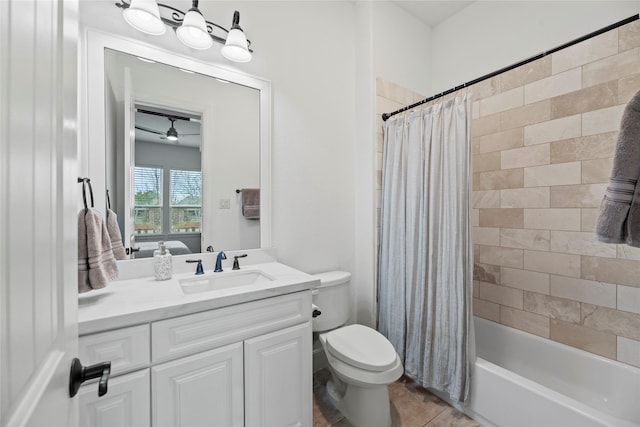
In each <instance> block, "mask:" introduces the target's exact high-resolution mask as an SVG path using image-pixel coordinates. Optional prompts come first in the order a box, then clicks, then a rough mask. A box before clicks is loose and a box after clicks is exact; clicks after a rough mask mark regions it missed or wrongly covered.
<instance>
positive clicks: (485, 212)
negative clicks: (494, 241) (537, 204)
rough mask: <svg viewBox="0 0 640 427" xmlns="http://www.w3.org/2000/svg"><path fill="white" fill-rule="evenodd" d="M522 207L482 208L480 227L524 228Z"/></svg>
mask: <svg viewBox="0 0 640 427" xmlns="http://www.w3.org/2000/svg"><path fill="white" fill-rule="evenodd" d="M523 224H524V219H523V210H522V209H480V227H505V228H523Z"/></svg>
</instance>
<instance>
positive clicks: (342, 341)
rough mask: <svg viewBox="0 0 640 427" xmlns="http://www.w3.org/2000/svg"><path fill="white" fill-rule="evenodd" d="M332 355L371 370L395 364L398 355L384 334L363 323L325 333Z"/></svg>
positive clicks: (382, 368)
mask: <svg viewBox="0 0 640 427" xmlns="http://www.w3.org/2000/svg"><path fill="white" fill-rule="evenodd" d="M325 339H326V346H327V349H328V350H329V353H331V355H332V356H334V357H335V358H337V359H339V360H341V361H342V362H344V363H346V364H348V365H351V366H354V367H357V368H360V369H364V370H367V371H372V372H383V371H387V370H389V369H391V368H393V367H394V366H396V364H397V359H398V355H397V353H396V350H395V349H394V348H393V345H391V343H390V342H389V340H387V339H386V338H385V337H384V335H382V334H381V333H380V332H378V331H376V330H375V329H372V328H369V327H367V326H364V325H349V326H343V327H342V328H338V329H336V330H334V331H331V332H328V333H326V334H325Z"/></svg>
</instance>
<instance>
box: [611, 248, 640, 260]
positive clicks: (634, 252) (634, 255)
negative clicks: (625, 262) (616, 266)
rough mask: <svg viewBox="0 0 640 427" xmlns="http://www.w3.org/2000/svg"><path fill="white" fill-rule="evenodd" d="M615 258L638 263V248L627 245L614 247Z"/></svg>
mask: <svg viewBox="0 0 640 427" xmlns="http://www.w3.org/2000/svg"><path fill="white" fill-rule="evenodd" d="M616 258H620V259H632V260H636V261H640V248H636V247H633V246H629V245H616Z"/></svg>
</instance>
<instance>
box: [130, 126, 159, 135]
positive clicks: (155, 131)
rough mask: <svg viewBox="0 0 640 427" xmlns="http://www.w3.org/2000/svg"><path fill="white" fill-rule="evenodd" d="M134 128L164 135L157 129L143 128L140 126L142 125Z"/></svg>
mask: <svg viewBox="0 0 640 427" xmlns="http://www.w3.org/2000/svg"><path fill="white" fill-rule="evenodd" d="M136 129H138V130H142V131H145V132H151V133H155V134H156V135H164V134H165V133H164V132H159V131H157V130H153V129H149V128H145V127H142V126H136Z"/></svg>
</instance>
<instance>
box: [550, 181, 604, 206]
mask: <svg viewBox="0 0 640 427" xmlns="http://www.w3.org/2000/svg"><path fill="white" fill-rule="evenodd" d="M606 189H607V184H578V185H558V186H555V187H551V189H550V191H551V193H550V196H551V200H550V205H551V207H552V208H597V207H599V206H600V202H602V197H603V196H604V192H605V191H606Z"/></svg>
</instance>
